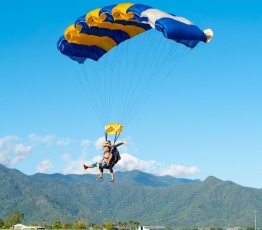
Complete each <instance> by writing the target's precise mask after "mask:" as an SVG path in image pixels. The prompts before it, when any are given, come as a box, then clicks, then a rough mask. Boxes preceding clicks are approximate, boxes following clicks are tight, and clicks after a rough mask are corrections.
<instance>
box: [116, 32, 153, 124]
mask: <svg viewBox="0 0 262 230" xmlns="http://www.w3.org/2000/svg"><path fill="white" fill-rule="evenodd" d="M149 38H150V39H152V40H153V39H154V38H153V37H151V36H148V34H147V33H145V34H140V35H138V36H137V37H136V39H134V40H133V41H132V44H135V43H138V47H136V48H135V49H134V50H135V51H136V52H135V56H134V57H133V59H132V60H136V62H135V63H134V65H132V70H130V71H129V72H130V73H129V75H131V76H129V75H128V76H126V78H127V79H131V80H130V84H129V86H128V87H127V89H128V92H127V93H125V95H126V97H125V103H126V104H127V106H126V107H125V108H123V109H122V110H121V111H122V112H121V114H122V115H121V116H122V117H123V119H124V120H125V119H126V115H127V114H129V115H130V112H131V111H130V107H131V108H132V107H133V106H134V104H136V103H137V101H136V100H135V99H133V98H135V96H134V95H139V94H140V92H141V86H143V85H144V84H141V83H142V81H145V79H146V78H147V77H148V76H145V77H144V76H143V73H144V71H145V68H142V71H139V70H138V68H137V67H139V64H140V65H141V66H143V67H144V66H146V65H148V63H149V61H148V60H150V58H151V57H150V55H149V51H150V49H148V50H146V52H145V54H144V55H142V54H143V53H142V50H143V49H144V46H145V44H146V43H150V42H148V40H150V39H149ZM136 45H137V44H136ZM140 46H141V48H140ZM142 46H143V47H142ZM139 57H142V58H139ZM140 59H142V61H143V62H142V63H139V64H138V61H141V60H140ZM126 68H128V66H127V67H126ZM140 68H141V67H140ZM136 72H138V73H136ZM139 75H140V76H139ZM134 79H135V80H136V81H134ZM125 88H126V87H125ZM137 92H139V93H137ZM127 101H129V103H127ZM123 122H124V121H123Z"/></svg>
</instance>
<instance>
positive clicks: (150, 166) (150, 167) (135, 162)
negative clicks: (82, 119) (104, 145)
mask: <svg viewBox="0 0 262 230" xmlns="http://www.w3.org/2000/svg"><path fill="white" fill-rule="evenodd" d="M86 156H87V154H86V152H84V151H83V152H82V155H81V156H80V157H79V158H78V159H74V160H70V161H69V162H68V163H67V165H66V167H65V168H64V169H63V170H62V173H63V174H84V173H89V174H98V172H97V169H87V170H86V171H84V170H83V169H82V164H83V163H85V164H86V165H90V164H93V163H95V162H97V161H99V160H100V159H101V156H95V157H94V158H93V159H91V160H89V161H88V160H86ZM135 169H138V170H141V171H144V172H148V173H152V174H155V175H159V176H165V175H169V176H173V177H183V176H191V175H195V174H199V173H200V170H199V169H198V168H197V167H186V166H181V165H166V164H161V163H158V162H156V161H153V160H149V161H145V160H141V159H138V158H136V157H134V156H132V155H130V154H128V153H122V154H121V160H120V161H119V162H118V163H117V164H116V165H115V167H114V171H131V170H135ZM105 173H108V170H105Z"/></svg>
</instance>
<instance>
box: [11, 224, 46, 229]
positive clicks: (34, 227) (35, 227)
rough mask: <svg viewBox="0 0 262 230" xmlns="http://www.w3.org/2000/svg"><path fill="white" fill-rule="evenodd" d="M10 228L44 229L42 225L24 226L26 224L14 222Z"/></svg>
mask: <svg viewBox="0 0 262 230" xmlns="http://www.w3.org/2000/svg"><path fill="white" fill-rule="evenodd" d="M10 229H27V230H29V229H30V230H32V229H42V230H45V228H44V227H42V226H26V225H23V224H15V225H13V226H12V227H11V228H10Z"/></svg>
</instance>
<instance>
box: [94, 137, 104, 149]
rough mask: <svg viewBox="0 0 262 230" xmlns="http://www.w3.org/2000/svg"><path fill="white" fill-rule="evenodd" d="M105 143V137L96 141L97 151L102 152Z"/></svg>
mask: <svg viewBox="0 0 262 230" xmlns="http://www.w3.org/2000/svg"><path fill="white" fill-rule="evenodd" d="M104 142H105V137H99V138H98V139H97V140H96V141H95V147H96V150H100V149H101V148H102V145H103V143H104Z"/></svg>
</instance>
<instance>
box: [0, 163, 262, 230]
mask: <svg viewBox="0 0 262 230" xmlns="http://www.w3.org/2000/svg"><path fill="white" fill-rule="evenodd" d="M96 177H97V175H94V174H87V173H86V174H84V175H73V174H71V175H62V174H58V173H57V174H43V173H37V174H34V175H31V176H28V175H25V174H24V173H22V172H20V171H18V170H16V169H9V168H7V167H5V166H3V165H0V178H1V180H0V218H2V219H6V218H7V216H8V214H9V213H11V212H12V211H14V210H18V211H20V212H22V213H24V221H23V222H24V223H25V224H30V223H33V222H38V223H42V221H43V219H45V220H46V223H47V224H50V225H51V224H52V222H53V221H55V220H59V221H62V222H66V223H72V222H74V221H76V220H78V219H79V218H82V219H83V220H86V221H87V222H88V223H95V224H98V225H101V224H103V223H105V222H115V223H116V222H118V221H121V222H127V223H128V222H129V220H133V221H138V222H139V223H140V225H162V226H166V227H225V226H227V227H233V226H241V227H253V226H254V213H253V211H254V210H257V211H258V213H257V216H259V213H261V212H260V211H262V189H255V188H248V187H243V186H240V185H238V184H235V183H233V182H231V181H222V180H219V179H218V178H215V177H213V176H209V177H207V178H206V179H205V180H204V181H200V180H190V179H184V178H174V177H171V176H155V175H153V174H149V173H144V172H141V171H139V170H133V171H129V172H116V173H115V179H116V181H115V183H113V184H110V183H109V181H110V175H109V174H104V178H103V180H102V181H96ZM259 224H260V223H259V221H257V226H258V227H259ZM261 225H262V224H261Z"/></svg>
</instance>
